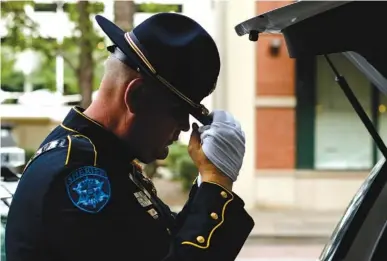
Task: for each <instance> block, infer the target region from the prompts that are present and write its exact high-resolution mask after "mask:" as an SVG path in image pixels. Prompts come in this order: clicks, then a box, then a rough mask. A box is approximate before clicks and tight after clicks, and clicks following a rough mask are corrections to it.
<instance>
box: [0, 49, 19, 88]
mask: <svg viewBox="0 0 387 261" xmlns="http://www.w3.org/2000/svg"><path fill="white" fill-rule="evenodd" d="M1 49H2V50H1V89H3V90H4V91H13V92H21V91H22V90H23V84H24V75H23V73H22V72H20V71H15V69H14V66H15V62H16V57H15V54H14V53H13V52H12V50H10V48H7V47H2V48H1Z"/></svg>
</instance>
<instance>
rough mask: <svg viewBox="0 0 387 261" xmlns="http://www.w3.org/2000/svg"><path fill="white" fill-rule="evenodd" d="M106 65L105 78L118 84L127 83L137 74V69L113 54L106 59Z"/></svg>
mask: <svg viewBox="0 0 387 261" xmlns="http://www.w3.org/2000/svg"><path fill="white" fill-rule="evenodd" d="M104 66H105V72H104V78H108V79H109V80H111V81H114V82H115V84H114V85H116V86H117V85H118V86H121V85H127V84H128V83H129V82H130V81H131V80H133V78H134V77H135V75H136V72H135V71H133V70H132V69H130V68H129V67H128V66H126V65H125V64H123V63H122V62H121V61H119V60H118V59H116V58H114V57H112V56H109V57H108V58H107V59H106V60H105V63H104Z"/></svg>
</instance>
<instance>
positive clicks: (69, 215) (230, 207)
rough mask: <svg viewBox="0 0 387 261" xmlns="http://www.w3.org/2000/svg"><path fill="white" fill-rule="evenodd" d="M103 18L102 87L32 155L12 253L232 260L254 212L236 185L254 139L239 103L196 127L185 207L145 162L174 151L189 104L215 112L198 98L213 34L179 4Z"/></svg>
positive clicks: (42, 259) (211, 77) (14, 208)
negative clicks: (121, 23)
mask: <svg viewBox="0 0 387 261" xmlns="http://www.w3.org/2000/svg"><path fill="white" fill-rule="evenodd" d="M96 20H97V22H98V24H99V26H100V27H101V28H102V30H103V31H104V32H105V33H106V34H107V35H108V36H109V38H110V39H111V40H112V42H113V43H114V45H113V46H110V47H108V50H109V51H110V52H111V56H110V57H109V58H108V59H107V61H106V63H105V73H104V76H103V79H102V81H101V85H100V89H99V94H98V97H97V98H96V99H95V101H93V103H92V104H91V105H90V106H89V107H88V108H87V109H86V110H84V109H82V108H80V107H74V108H73V109H71V111H70V112H69V113H68V115H67V116H66V117H65V119H64V121H63V122H62V124H60V126H57V127H56V128H55V129H54V130H53V131H52V132H51V133H50V134H49V135H48V137H47V138H46V139H45V140H44V141H43V143H42V144H41V146H40V148H39V149H38V151H37V152H36V154H35V155H34V156H33V157H32V159H31V160H30V161H29V163H28V164H27V166H26V168H25V170H24V172H23V175H22V178H21V180H20V183H19V186H18V188H17V191H16V193H15V195H14V198H13V202H12V204H11V207H10V210H9V216H8V222H7V226H6V242H5V243H6V255H7V260H8V261H31V260H34V261H48V260H53V261H84V260H92V261H99V260H100V261H107V260H126V261H129V260H142V261H147V260H149V261H156V260H157V261H159V260H160V261H161V260H164V261H188V260H200V261H205V260H217V261H218V260H219V261H227V260H234V259H235V258H236V256H237V255H238V253H239V251H240V250H241V248H242V246H243V244H244V243H245V240H246V238H247V237H248V235H249V233H250V232H251V230H252V228H253V226H254V222H253V220H252V218H251V217H250V216H249V215H248V213H247V212H246V211H245V209H244V203H243V200H242V199H241V198H239V197H238V195H236V194H235V193H234V192H232V184H233V181H235V180H236V176H237V175H238V171H239V168H240V166H241V162H242V158H243V154H244V138H243V132H242V130H241V129H240V125H239V123H238V122H237V121H236V120H234V118H233V117H232V116H231V115H230V114H229V113H226V112H221V111H217V112H215V113H213V114H211V116H212V117H213V123H209V122H207V123H206V124H205V126H204V127H203V126H202V127H200V128H198V126H197V125H194V126H193V131H192V134H191V140H190V144H189V153H190V156H191V158H192V160H193V161H194V163H195V164H196V166H197V167H198V170H199V172H200V176H199V177H200V179H197V180H196V181H195V182H194V184H193V185H192V189H191V191H190V194H189V199H188V201H187V202H186V204H185V206H184V207H183V209H182V211H181V212H179V213H178V214H175V213H173V212H172V211H171V210H170V209H169V208H168V206H167V205H165V204H164V203H163V202H162V201H161V200H160V199H159V198H158V197H157V191H156V189H155V187H154V186H153V184H152V182H150V181H149V180H148V179H146V178H145V177H144V176H143V175H142V173H141V168H140V167H139V166H138V165H137V164H136V163H135V160H136V159H138V160H139V161H141V162H144V163H149V162H152V161H154V160H155V159H163V158H165V157H166V156H167V154H168V146H169V145H170V144H171V143H172V142H173V141H175V140H177V138H178V135H179V133H180V131H188V130H189V129H190V126H189V114H191V115H194V116H195V117H197V118H198V119H200V120H201V121H202V122H205V119H208V118H205V117H203V116H205V115H206V109H205V108H204V107H203V106H202V105H201V104H200V102H201V100H202V99H203V98H204V97H206V96H208V95H209V94H210V93H211V92H212V91H213V90H214V88H215V86H216V80H217V77H218V74H219V68H220V61H219V54H218V51H217V48H216V45H215V43H214V41H213V40H212V38H211V37H210V35H209V34H208V33H207V32H206V31H205V30H204V29H203V28H202V27H201V26H200V25H199V24H197V23H196V22H195V21H193V20H192V19H190V18H188V17H186V16H183V15H179V14H173V13H160V14H156V15H154V16H152V17H150V18H148V19H147V20H145V21H144V22H143V23H141V24H140V25H138V26H137V27H136V28H134V29H133V31H131V32H124V31H122V30H121V29H120V28H118V27H117V26H116V25H115V24H113V23H112V22H111V21H109V20H107V19H106V18H104V17H102V16H97V17H96ZM217 135H218V136H217ZM216 142H218V143H216ZM234 145H235V146H234ZM221 146H223V148H221ZM238 146H239V147H238ZM219 155H220V156H219ZM215 163H216V164H215Z"/></svg>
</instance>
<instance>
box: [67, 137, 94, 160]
mask: <svg viewBox="0 0 387 261" xmlns="http://www.w3.org/2000/svg"><path fill="white" fill-rule="evenodd" d="M67 140H68V148H67V155H66V160H65V162H64V165H69V164H73V163H80V162H82V163H83V164H89V165H91V166H96V165H97V158H98V152H97V149H96V147H95V145H94V143H93V142H92V141H91V140H90V139H89V138H88V137H87V136H85V135H82V134H72V135H68V136H67Z"/></svg>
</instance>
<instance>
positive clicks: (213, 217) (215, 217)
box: [211, 212, 219, 220]
mask: <svg viewBox="0 0 387 261" xmlns="http://www.w3.org/2000/svg"><path fill="white" fill-rule="evenodd" d="M211 217H212V219H215V220H217V219H218V218H219V217H218V214H216V213H215V212H212V213H211Z"/></svg>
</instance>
